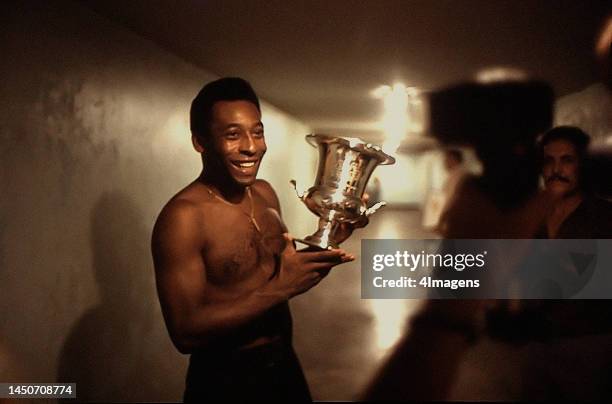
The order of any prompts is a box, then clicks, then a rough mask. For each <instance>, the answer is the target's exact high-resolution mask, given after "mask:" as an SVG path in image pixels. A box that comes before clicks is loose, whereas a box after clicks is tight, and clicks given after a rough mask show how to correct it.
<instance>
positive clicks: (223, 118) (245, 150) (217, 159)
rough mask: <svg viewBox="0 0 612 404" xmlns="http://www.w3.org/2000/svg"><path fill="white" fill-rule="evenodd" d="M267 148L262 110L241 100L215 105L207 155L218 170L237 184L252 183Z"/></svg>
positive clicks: (219, 102) (220, 102)
mask: <svg viewBox="0 0 612 404" xmlns="http://www.w3.org/2000/svg"><path fill="white" fill-rule="evenodd" d="M266 150H267V148H266V141H265V138H264V127H263V124H262V123H261V113H260V112H259V110H258V109H257V107H256V106H255V104H253V103H251V102H249V101H242V100H239V101H218V102H216V103H215V104H214V106H213V110H212V121H211V127H210V147H209V148H207V150H206V154H205V158H210V159H214V164H213V165H212V166H214V168H215V169H217V170H222V171H223V174H226V175H227V179H228V180H230V181H232V182H233V183H234V184H236V185H240V186H245V187H246V186H249V185H252V184H253V183H254V182H255V179H256V177H257V172H258V170H259V165H260V163H261V159H262V157H263V155H264V154H265V152H266ZM220 174H221V173H220Z"/></svg>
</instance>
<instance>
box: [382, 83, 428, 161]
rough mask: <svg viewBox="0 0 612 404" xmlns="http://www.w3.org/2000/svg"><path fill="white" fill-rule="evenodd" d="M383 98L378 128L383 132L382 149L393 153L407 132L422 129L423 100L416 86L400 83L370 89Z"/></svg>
mask: <svg viewBox="0 0 612 404" xmlns="http://www.w3.org/2000/svg"><path fill="white" fill-rule="evenodd" d="M372 96H373V97H375V98H379V99H382V100H383V107H384V112H383V116H382V119H381V121H380V128H381V129H382V131H383V132H384V133H385V141H384V142H383V145H382V147H383V150H385V151H386V152H389V153H393V152H394V151H395V150H397V148H398V146H399V145H400V143H401V142H402V140H403V139H404V138H405V136H406V134H407V133H411V132H421V131H422V130H423V102H422V100H421V97H420V94H419V91H418V89H417V88H416V87H406V86H405V85H404V84H402V83H395V84H393V86H388V85H383V86H380V87H378V88H376V89H375V90H373V91H372Z"/></svg>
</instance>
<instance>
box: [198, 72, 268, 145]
mask: <svg viewBox="0 0 612 404" xmlns="http://www.w3.org/2000/svg"><path fill="white" fill-rule="evenodd" d="M239 100H244V101H248V102H251V103H253V104H254V105H255V106H256V107H257V110H258V111H259V112H261V108H260V106H259V98H257V94H255V91H254V90H253V87H251V84H250V83H249V82H248V81H246V80H244V79H241V78H239V77H224V78H221V79H218V80H215V81H211V82H210V83H208V84H206V85H205V86H204V87H202V89H201V90H200V92H199V93H198V95H197V96H196V97H195V98H194V99H193V101H192V102H191V110H190V111H189V124H190V128H191V133H193V134H194V135H196V136H198V137H207V136H209V133H210V123H211V121H212V110H213V106H214V105H215V103H216V102H218V101H239Z"/></svg>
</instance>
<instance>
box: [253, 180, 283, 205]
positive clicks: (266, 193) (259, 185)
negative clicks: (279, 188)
mask: <svg viewBox="0 0 612 404" xmlns="http://www.w3.org/2000/svg"><path fill="white" fill-rule="evenodd" d="M251 188H252V189H253V192H254V193H256V194H257V195H259V196H261V197H262V198H263V199H264V200H265V201H266V205H267V206H268V207H271V208H274V209H277V208H278V207H279V202H278V196H277V195H276V191H274V188H272V185H270V183H269V182H268V181H266V180H261V179H258V180H256V181H255V183H254V184H253V185H252V186H251Z"/></svg>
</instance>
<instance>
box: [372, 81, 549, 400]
mask: <svg viewBox="0 0 612 404" xmlns="http://www.w3.org/2000/svg"><path fill="white" fill-rule="evenodd" d="M552 105H553V93H552V90H551V88H550V87H549V86H548V85H547V84H546V83H543V82H538V81H530V80H509V81H502V82H490V83H484V82H474V83H466V84H461V85H456V86H452V87H450V88H446V89H443V90H440V91H437V92H435V93H433V94H431V96H430V111H431V112H430V113H431V130H432V132H433V133H434V135H435V136H436V137H438V139H440V140H441V141H442V142H443V143H447V144H464V145H469V146H472V147H474V149H475V152H476V155H477V157H478V158H479V160H480V162H481V163H482V167H483V172H482V175H480V176H475V175H470V176H466V177H465V179H464V180H463V181H462V182H461V184H460V186H459V187H458V189H457V191H456V193H455V195H454V197H453V199H452V201H451V203H450V205H449V206H448V209H447V211H446V213H445V215H444V217H443V219H444V220H443V221H442V222H441V223H440V228H441V231H442V235H443V236H444V237H445V238H447V239H530V238H533V237H534V235H535V234H536V232H537V230H538V229H539V228H540V226H541V223H542V219H543V217H544V216H545V212H546V210H547V208H548V206H549V200H548V196H547V195H545V194H541V193H539V192H538V175H539V167H538V153H537V145H536V137H537V135H538V134H539V133H541V132H543V131H544V130H546V129H548V128H549V127H550V123H551V121H552ZM500 258H502V259H503V257H500ZM497 305H498V304H497V303H496V301H491V300H484V299H473V298H471V299H470V298H468V299H465V298H464V299H455V300H435V299H430V300H427V301H426V302H425V303H424V305H423V308H422V310H421V311H420V312H419V313H417V314H416V315H415V316H414V317H413V318H412V319H411V321H410V323H409V328H408V330H407V333H406V334H405V336H404V338H403V339H402V340H400V342H399V343H398V344H397V345H396V347H395V349H394V351H393V353H392V354H391V356H390V358H389V359H388V360H387V362H386V363H385V364H384V365H383V366H382V368H381V369H380V371H379V373H378V374H377V376H376V377H375V379H374V380H373V382H372V383H371V384H370V386H369V387H368V389H367V392H366V394H365V397H366V398H367V399H400V400H405V399H411V400H445V399H448V398H452V397H451V394H452V390H453V387H454V385H455V382H456V380H457V378H458V372H459V368H460V365H461V363H462V361H463V359H464V356H465V354H466V353H467V352H468V351H469V350H470V349H471V348H472V347H473V346H474V345H475V344H476V343H477V342H478V340H479V339H480V338H481V337H482V336H484V335H485V332H486V318H487V312H488V311H490V310H492V309H493V308H494V306H497ZM475 387H476V386H475ZM467 398H468V399H480V398H481V397H478V396H474V397H467ZM502 398H503V397H502Z"/></svg>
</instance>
